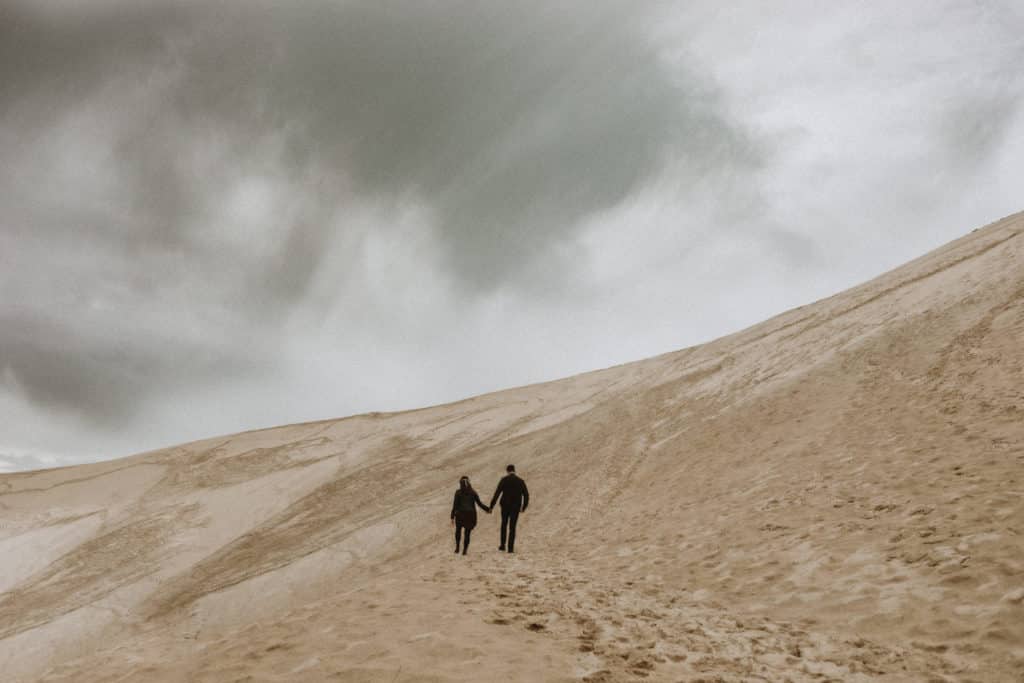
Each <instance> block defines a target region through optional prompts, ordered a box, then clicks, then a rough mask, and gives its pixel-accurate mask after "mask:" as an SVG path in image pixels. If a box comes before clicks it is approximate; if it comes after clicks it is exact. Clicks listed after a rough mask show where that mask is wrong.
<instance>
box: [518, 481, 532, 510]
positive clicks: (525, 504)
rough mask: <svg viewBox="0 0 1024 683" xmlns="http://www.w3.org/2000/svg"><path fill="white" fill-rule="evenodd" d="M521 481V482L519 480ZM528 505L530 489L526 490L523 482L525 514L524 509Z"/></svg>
mask: <svg viewBox="0 0 1024 683" xmlns="http://www.w3.org/2000/svg"><path fill="white" fill-rule="evenodd" d="M520 481H522V480H520ZM529 504H530V489H528V488H526V482H525V481H524V482H523V512H526V507H527V506H528V505H529Z"/></svg>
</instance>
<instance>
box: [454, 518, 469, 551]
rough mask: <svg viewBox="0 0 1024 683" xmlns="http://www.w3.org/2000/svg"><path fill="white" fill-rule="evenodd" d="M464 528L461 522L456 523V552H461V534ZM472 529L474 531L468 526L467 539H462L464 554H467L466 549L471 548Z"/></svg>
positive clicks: (466, 530)
mask: <svg viewBox="0 0 1024 683" xmlns="http://www.w3.org/2000/svg"><path fill="white" fill-rule="evenodd" d="M463 530H464V529H463V527H462V525H461V524H459V523H458V522H456V523H455V552H459V536H460V535H461V534H462V532H463ZM470 531H472V529H470V528H468V527H467V528H466V529H465V532H466V536H465V539H464V540H463V541H462V554H463V555H465V554H466V550H467V549H468V548H469V532H470Z"/></svg>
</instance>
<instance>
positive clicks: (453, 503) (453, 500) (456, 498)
mask: <svg viewBox="0 0 1024 683" xmlns="http://www.w3.org/2000/svg"><path fill="white" fill-rule="evenodd" d="M458 505H459V492H458V491H456V492H455V497H454V498H452V519H455V508H457V507H458Z"/></svg>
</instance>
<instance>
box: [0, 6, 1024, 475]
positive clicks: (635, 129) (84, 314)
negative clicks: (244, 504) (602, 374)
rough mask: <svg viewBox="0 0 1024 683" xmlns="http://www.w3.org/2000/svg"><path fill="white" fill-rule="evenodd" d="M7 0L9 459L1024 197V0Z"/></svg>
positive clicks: (926, 241)
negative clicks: (1022, 174) (830, 0)
mask: <svg viewBox="0 0 1024 683" xmlns="http://www.w3.org/2000/svg"><path fill="white" fill-rule="evenodd" d="M723 4H724V3H720V2H717V1H707V2H700V1H698V2H686V3H674V2H650V1H646V0H639V1H638V0H628V1H623V2H595V1H594V0H587V1H586V2H583V1H582V0H574V1H570V2H559V1H557V0H543V1H535V0H517V1H516V2H511V3H510V2H505V1H502V2H495V1H492V0H475V1H472V2H469V1H465V2H463V1H454V0H452V1H442V0H367V1H362V0H295V1H294V2H269V1H263V0H245V1H244V2H243V0H236V1H233V2H223V1H211V0H202V1H195V2H175V1H170V0H160V1H154V0H94V1H92V2H89V3H82V2H77V1H73V0H4V2H3V3H2V4H0V158H2V159H3V164H2V165H0V471H4V470H18V469H32V468H38V467H52V466H56V465H66V464H75V463H81V462H88V461H93V460H100V459H106V458H112V457H119V456H124V455H128V454H131V453H136V452H141V451H145V450H149V449H154V448H158V447H162V446H169V445H173V444H177V443H182V442H185V441H190V440H194V439H198V438H203V437H208V436H214V435H218V434H225V433H232V432H237V431H241V430H246V429H252V428H260V427H267V426H272V425H278V424H286V423H291V422H297V421H305V420H313V419H321V418H329V417H340V416H344V415H349V414H355V413H362V412H368V411H372V410H381V411H390V410H400V409H407V408H415V407H422V406H426V405H432V404H436V403H441V402H446V401H451V400H456V399H461V398H465V397H468V396H472V395H476V394H480V393H484V392H487V391H492V390H496V389H501V388H507V387H511V386H518V385H523V384H528V383H533V382H538V381H544V380H549V379H556V378H559V377H564V376H568V375H572V374H576V373H579V372H583V371H587V370H592V369H598V368H602V367H607V366H611V365H615V364H619V363H623V362H627V361H631V360H637V359H641V358H645V357H649V356H653V355H656V354H659V353H664V352H667V351H672V350H676V349H680V348H684V347H687V346H692V345H694V344H699V343H702V342H706V341H709V340H712V339H714V338H716V337H719V336H721V335H723V334H727V333H730V332H734V331H737V330H739V329H742V328H744V327H746V326H748V325H751V324H754V323H756V322H758V321H760V320H763V319H765V318H767V317H770V316H772V315H774V314H777V313H780V312H782V311H785V310H787V309H789V308H792V307H794V306H798V305H801V304H805V303H809V302H811V301H814V300H817V299H820V298H823V297H825V296H828V295H831V294H833V293H836V292H838V291H841V290H843V289H846V288H848V287H850V286H853V285H856V284H858V283H860V282H862V281H864V280H866V279H868V278H870V277H873V276H875V275H878V274H880V273H883V272H885V271H887V270H889V269H891V268H893V267H896V266H898V265H900V264H902V263H904V262H906V261H908V260H910V259H912V258H914V257H916V256H919V255H921V254H923V253H925V252H926V251H928V250H930V249H932V248H935V247H937V246H940V245H941V244H944V243H945V242H948V241H950V240H952V239H954V238H956V237H958V236H960V235H962V234H965V233H967V232H969V231H970V230H971V229H973V228H976V227H979V226H981V225H984V224H987V223H989V222H992V221H994V220H997V219H999V218H1001V217H1003V216H1005V215H1008V214H1011V213H1014V212H1016V211H1020V210H1022V209H1024V194H1022V193H1021V191H1020V190H1021V186H1020V169H1021V168H1022V167H1024V107H1022V102H1024V99H1022V98H1024V69H1021V68H1020V65H1021V64H1024V38H1022V37H1024V5H1022V4H1021V3H1020V2H1019V1H1017V0H1005V1H1002V2H1001V1H999V0H992V1H991V2H983V1H942V0H927V1H919V0H907V1H905V2H900V3H887V2H847V3H820V2H795V1H794V2H777V3H763V2H759V1H738V2H732V3H728V7H722V5H723Z"/></svg>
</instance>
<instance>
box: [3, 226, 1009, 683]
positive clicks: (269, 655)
mask: <svg viewBox="0 0 1024 683" xmlns="http://www.w3.org/2000/svg"><path fill="white" fill-rule="evenodd" d="M1022 233H1024V214H1016V215H1014V216H1010V217H1008V218H1006V219H1003V220H1001V221H999V222H996V223H994V224H991V225H989V226H986V227H985V228H981V229H978V230H975V231H973V232H972V233H970V234H969V235H967V236H965V237H963V238H961V239H959V240H957V241H955V242H952V243H950V244H948V245H946V246H944V247H942V248H940V249H938V250H936V251H933V252H931V253H929V254H927V255H925V256H923V257H921V258H919V259H916V260H914V261H912V262H910V263H908V264H906V265H905V266H903V267H901V268H898V269H896V270H894V271H891V272H889V273H887V274H885V275H883V276H881V277H879V278H876V279H874V280H871V281H870V282H868V283H865V284H864V285H861V286H859V287H855V288H853V289H851V290H848V291H846V292H843V293H841V294H838V295H835V296H833V297H830V298H828V299H825V300H822V301H819V302H816V303H814V304H811V305H808V306H803V307H800V308H798V309H794V310H792V311H789V312H787V313H784V314H782V315H780V316H777V317H775V318H772V319H770V320H767V321H765V322H763V323H761V324H759V325H755V326H753V327H751V328H748V329H746V330H743V331H741V332H738V333H736V334H733V335H730V336H727V337H724V338H721V339H718V340H716V341H713V342H711V343H708V344H704V345H701V346H697V347H693V348H689V349H684V350H681V351H678V352H673V353H668V354H665V355H662V356H658V357H655V358H651V359H648V360H643V361H638V362H635V363H630V364H626V365H622V366H618V367H614V368H609V369H607V370H601V371H597V372H592V373H587V374H584V375H579V376H576V377H570V378H567V379H563V380H559V381H555V382H549V383H545V384H539V385H534V386H528V387H521V388H517V389H510V390H506V391H501V392H497V393H493V394H488V395H484V396H480V397H476V398H472V399H467V400H464V401H459V402H457V403H452V404H448V405H442V406H436V407H432V408H424V409H420V410H415V411H408V412H403V413H394V414H376V413H375V414H368V415H358V416H353V417H348V418H343V419H338V420H326V421H320V422H314V423H307V424H298V425H289V426H283V427H276V428H271V429H264V430H258V431H253V432H246V433H243V434H235V435H231V436H224V437H219V438H214V439H207V440H204V441H200V442H196V443H191V444H186V445H183V446H178V447H174V448H169V449H164V450H160V451H155V452H151V453H144V454H140V455H137V456H133V457H130V458H125V459H121V460H116V461H109V462H101V463H95V464H89V465H83V466H78V467H71V468H62V469H55V470H43V471H38V472H27V473H14V474H2V475H0V591H3V592H2V593H0V668H2V670H3V671H4V672H5V678H6V677H13V678H12V679H13V680H24V681H29V680H33V681H34V680H39V681H124V680H137V679H138V680H142V679H144V680H153V681H226V680H266V681H284V680H339V681H389V682H395V681H438V682H441V681H469V680H474V681H476V680H522V681H540V680H543V681H579V680H586V681H620V680H621V681H628V680H650V681H715V680H721V681H750V680H768V681H782V680H791V681H821V680H841V681H869V680H870V681H874V680H891V681H918V680H922V681H923V680H934V681H1018V680H1021V679H1022V678H1024V537H1022V533H1024V500H1022V499H1024V475H1022V473H1024V343H1022V342H1024V236H1022ZM666 314H671V313H670V312H666ZM508 462H514V463H515V464H516V465H517V468H518V470H519V471H520V473H521V474H522V475H523V477H524V478H525V479H526V480H527V481H528V483H529V485H530V490H531V497H532V502H531V506H530V509H529V511H528V512H527V513H525V514H524V515H523V517H522V518H521V521H520V540H519V541H518V551H519V552H518V553H517V555H515V556H508V555H505V554H499V553H498V552H497V550H496V548H495V546H496V543H497V539H496V536H497V519H496V515H495V516H486V515H484V516H482V517H481V520H480V524H479V526H478V527H477V529H476V531H475V532H474V537H473V544H472V546H471V548H470V554H469V555H468V556H467V557H465V558H463V557H457V556H455V555H453V554H452V553H451V547H450V546H451V543H452V541H451V539H450V535H451V532H450V527H449V526H448V520H447V518H448V510H449V506H450V504H451V494H452V491H453V490H454V488H455V486H456V481H457V478H458V476H459V475H462V474H467V475H469V476H470V477H471V478H472V479H473V481H474V483H475V484H476V486H477V488H478V490H479V491H480V493H481V496H482V497H489V495H490V493H491V491H493V487H494V485H495V484H496V482H497V480H498V478H499V476H500V475H501V473H502V470H503V468H504V465H505V464H506V463H508Z"/></svg>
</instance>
